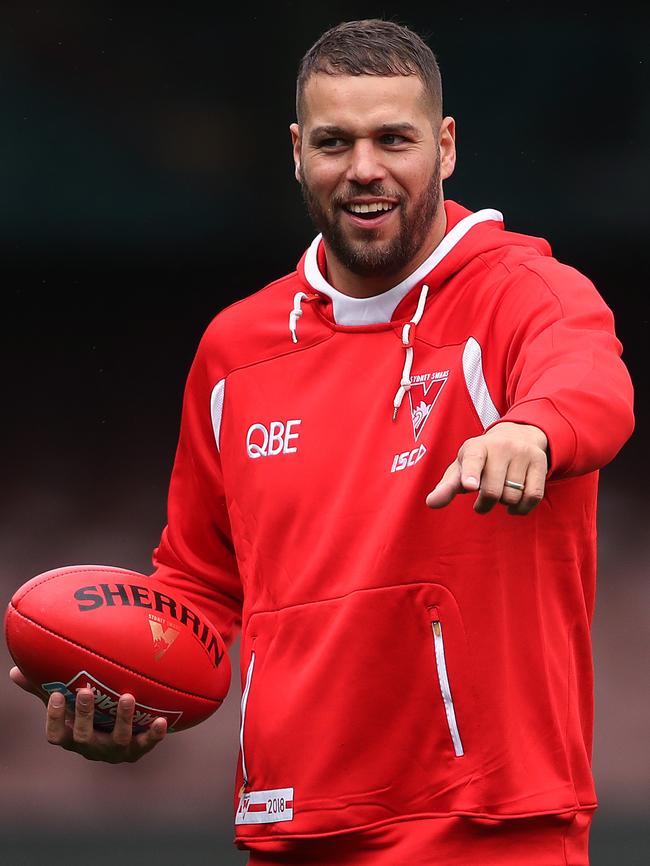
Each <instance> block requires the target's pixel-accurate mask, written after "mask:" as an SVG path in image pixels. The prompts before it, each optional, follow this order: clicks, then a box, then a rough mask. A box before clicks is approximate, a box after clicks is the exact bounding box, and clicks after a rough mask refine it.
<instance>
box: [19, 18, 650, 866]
mask: <svg viewBox="0 0 650 866" xmlns="http://www.w3.org/2000/svg"><path fill="white" fill-rule="evenodd" d="M297 115H298V117H297V123H294V124H292V125H291V136H292V142H293V154H294V159H295V173H296V178H297V179H298V181H299V182H300V184H301V187H302V191H303V195H304V198H305V202H306V204H307V207H308V209H309V213H310V215H311V217H312V219H313V221H314V223H315V224H316V226H317V228H318V230H319V234H318V236H317V237H316V238H315V239H314V241H313V243H312V244H311V245H310V247H309V249H308V250H307V251H306V252H305V254H304V255H303V257H302V259H301V260H300V262H299V264H298V267H297V270H296V271H295V272H293V273H291V274H289V275H288V276H286V277H284V278H282V279H280V280H278V281H276V282H274V283H271V284H270V285H268V286H267V287H266V288H264V289H262V290H261V291H259V292H257V293H256V294H254V295H252V296H250V297H249V298H246V299H244V300H243V301H241V302H239V303H238V304H235V305H233V306H232V307H230V308H228V309H226V310H224V311H223V312H221V313H220V314H219V315H218V316H217V317H216V318H215V319H214V321H213V322H212V323H211V325H210V326H209V328H208V330H207V331H206V334H205V335H204V337H203V339H202V341H201V344H200V346H199V349H198V352H197V355H196V358H195V361H194V364H193V366H192V369H191V371H190V374H189V378H188V383H187V388H186V393H185V399H184V408H183V420H182V426H181V434H180V441H179V446H178V451H177V455H176V462H175V466H174V471H173V475H172V480H171V486H170V494H169V521H168V526H167V527H166V528H165V530H164V532H163V536H162V539H161V543H160V545H159V547H158V548H157V549H156V550H155V552H154V564H155V566H156V574H157V576H158V577H159V578H161V579H162V580H164V581H166V582H167V583H168V584H170V585H171V586H173V587H176V588H177V589H179V590H181V591H182V592H183V593H184V594H185V595H187V596H188V597H189V598H190V599H191V600H192V601H193V602H194V603H196V604H197V605H200V606H201V607H202V608H203V609H204V611H205V613H206V615H207V616H208V617H209V618H210V619H211V620H212V622H213V624H214V625H215V626H216V627H217V628H218V629H219V631H220V632H221V634H222V635H223V637H224V639H225V641H226V642H227V643H230V642H231V641H232V640H233V638H234V636H235V634H236V633H237V632H238V630H239V629H240V627H241V632H242V641H241V667H242V703H241V710H242V712H241V730H240V745H241V753H240V757H239V763H238V769H237V783H236V798H235V825H236V836H237V844H238V845H239V846H240V847H241V848H243V849H247V850H250V851H251V859H250V863H251V864H311V863H318V864H322V866H324V864H331V866H334V864H336V866H401V864H408V866H430V864H433V863H437V864H441V866H522V864H526V866H556V864H557V866H560V864H562V866H568V864H571V866H584V864H587V863H588V831H589V825H590V821H591V816H592V813H593V810H594V809H595V807H596V797H595V792H594V787H593V780H592V775H591V768H590V758H591V736H592V718H593V698H592V662H591V643H590V624H591V616H592V611H593V603H594V592H595V519H596V493H597V478H598V469H599V468H600V467H601V466H603V465H605V464H606V463H607V462H608V461H609V460H611V459H612V458H613V457H614V456H615V454H616V453H617V452H618V450H619V449H620V447H621V446H622V445H623V443H624V442H625V440H626V439H627V437H628V436H629V435H630V432H631V429H632V424H633V418H632V409H631V405H632V390H631V385H630V381H629V377H628V374H627V371H626V369H625V367H624V366H623V364H622V362H621V360H620V352H621V346H620V343H619V342H618V340H617V339H616V336H615V334H614V329H613V320H612V315H611V313H610V311H609V310H608V308H607V307H606V306H605V304H604V302H603V301H602V299H601V298H600V296H599V295H598V293H597V291H596V290H595V288H594V287H593V286H592V285H591V283H590V282H589V281H588V280H587V279H586V278H585V277H584V276H582V275H581V274H579V273H578V272H577V271H575V270H573V269H572V268H570V267H567V266H565V265H563V264H560V263H559V262H558V261H557V260H556V259H555V258H553V256H552V254H551V250H550V247H549V245H548V243H547V242H546V241H544V240H542V239H540V238H534V237H527V236H525V235H522V234H517V233H514V232H511V231H506V230H505V228H504V222H503V217H502V215H501V214H500V213H499V212H498V211H497V210H493V209H490V208H485V209H481V210H477V211H475V212H472V211H470V210H468V209H467V208H465V207H463V206H461V205H460V204H458V203H455V202H453V201H450V200H445V199H444V197H443V182H444V181H445V180H446V179H447V178H448V177H449V176H450V175H451V174H452V172H453V170H454V164H455V124H454V120H453V119H452V118H451V117H447V116H444V114H443V110H442V94H441V86H440V76H439V72H438V66H437V63H436V60H435V58H434V56H433V54H432V53H431V51H430V49H429V48H428V47H427V46H426V45H425V44H424V43H423V42H422V40H421V39H420V38H419V37H418V36H417V35H416V34H414V33H412V32H411V31H409V30H408V29H406V28H404V27H400V26H398V25H397V24H393V23H390V22H385V21H377V20H369V21H357V22H348V23H345V24H342V25H340V26H338V27H335V28H333V29H332V30H330V31H328V32H327V33H325V34H324V35H323V36H322V37H321V38H320V39H319V40H318V42H317V43H316V44H315V45H314V46H313V47H312V48H311V49H310V51H309V52H308V53H307V55H306V56H305V58H304V59H303V61H302V64H301V67H300V72H299V77H298V92H297ZM459 494H469V495H459ZM13 676H14V678H15V679H16V681H17V682H18V683H19V684H21V685H23V686H24V687H27V686H28V684H27V683H26V682H25V681H24V678H22V677H21V675H20V673H19V672H17V671H14V674H13ZM89 698H90V696H89V695H87V694H85V690H83V689H82V690H80V692H79V698H78V703H77V712H76V717H75V720H74V723H73V722H72V721H70V720H69V721H68V722H67V723H66V720H65V710H64V707H63V705H62V700H60V699H59V698H58V697H57V696H52V698H51V699H50V705H49V708H48V737H49V739H50V741H51V742H53V743H58V744H59V745H62V746H64V747H65V748H68V749H74V750H76V751H80V752H81V753H82V754H84V755H86V757H90V758H93V759H100V760H111V761H118V760H134V759H136V758H138V757H139V756H140V755H141V754H144V752H146V751H148V750H150V749H151V748H152V747H153V746H154V745H155V744H156V743H157V742H159V741H160V740H161V739H162V737H163V736H164V720H157V721H156V722H155V723H154V725H153V726H152V728H151V729H150V731H149V732H148V733H145V734H139V735H138V736H137V737H131V720H132V714H133V697H132V696H123V697H122V699H121V700H120V705H119V709H118V715H117V722H116V725H115V730H114V732H113V733H112V734H110V735H109V734H102V733H100V732H95V731H93V728H92V706H87V705H86V704H84V699H89Z"/></svg>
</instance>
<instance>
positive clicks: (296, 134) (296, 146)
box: [289, 123, 302, 183]
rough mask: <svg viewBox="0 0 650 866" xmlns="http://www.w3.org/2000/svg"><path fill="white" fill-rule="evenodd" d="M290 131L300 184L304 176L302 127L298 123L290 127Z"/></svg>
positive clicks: (297, 177) (296, 173)
mask: <svg viewBox="0 0 650 866" xmlns="http://www.w3.org/2000/svg"><path fill="white" fill-rule="evenodd" d="M289 131H290V132H291V146H292V148H293V162H294V165H295V167H296V168H295V172H294V173H295V175H296V180H297V181H298V183H300V182H301V180H302V174H301V172H300V144H301V136H300V127H299V126H298V124H297V123H292V124H291V126H290V127H289Z"/></svg>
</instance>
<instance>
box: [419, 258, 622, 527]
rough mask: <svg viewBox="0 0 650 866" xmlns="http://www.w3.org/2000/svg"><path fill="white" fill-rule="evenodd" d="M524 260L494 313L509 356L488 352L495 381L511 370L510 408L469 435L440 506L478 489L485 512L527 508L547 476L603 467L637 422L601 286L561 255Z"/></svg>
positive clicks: (431, 501) (436, 492)
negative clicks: (529, 264) (533, 265)
mask: <svg viewBox="0 0 650 866" xmlns="http://www.w3.org/2000/svg"><path fill="white" fill-rule="evenodd" d="M521 268H522V269H523V272H519V273H517V274H513V275H511V279H512V281H513V285H512V286H511V287H510V290H509V291H508V292H506V293H505V295H504V299H503V301H502V303H501V305H500V307H499V309H498V310H497V313H496V315H495V317H494V320H493V336H492V340H491V345H494V346H496V347H504V346H505V347H507V352H506V353H505V356H502V357H501V358H500V357H499V355H498V352H496V351H493V352H490V347H488V351H487V352H486V355H485V358H484V362H485V364H486V369H485V371H484V372H485V375H486V380H487V382H488V386H489V384H490V382H492V383H496V382H498V381H499V378H500V377H505V381H506V400H507V406H506V411H505V412H504V414H503V415H502V417H501V419H500V420H499V421H498V422H497V423H495V424H494V425H492V426H491V427H490V428H489V429H488V430H487V431H486V432H485V433H484V434H483V435H482V436H478V437H475V438H472V439H469V440H467V441H466V442H464V443H462V445H461V447H460V449H459V452H458V456H457V458H456V460H454V461H453V462H452V463H451V464H450V466H449V467H448V468H447V470H446V471H445V473H444V474H443V476H442V478H441V480H440V481H439V483H438V484H437V485H436V487H435V488H434V489H433V490H432V491H431V493H430V494H429V495H428V496H427V500H426V501H427V505H429V507H431V508H442V507H444V506H446V505H448V504H449V503H450V502H451V501H452V499H453V498H454V496H455V495H456V494H457V493H467V492H472V491H477V490H478V491H479V494H478V497H477V499H476V503H475V506H474V509H475V511H477V512H478V513H479V514H485V513H487V512H488V511H490V510H491V509H492V508H493V507H494V505H495V504H496V503H497V502H501V503H502V504H504V505H506V506H508V511H509V513H510V514H520V515H522V514H527V513H529V512H530V511H531V510H532V509H533V508H534V507H535V505H537V504H538V503H539V502H540V501H541V499H542V497H543V495H544V485H545V478H546V477H547V475H548V477H553V478H561V477H566V476H570V475H581V474H584V473H586V472H591V471H594V470H596V469H599V468H601V467H602V466H604V465H605V464H606V463H608V462H609V461H610V460H611V459H612V458H613V457H614V456H615V455H616V453H617V452H618V451H619V449H620V448H621V447H622V445H623V444H624V442H625V441H626V440H627V439H628V437H629V436H630V434H631V432H632V429H633V427H634V416H633V414H632V402H633V392H632V384H631V382H630V377H629V374H628V372H627V370H626V368H625V366H624V364H623V362H622V361H621V357H620V356H621V350H622V347H621V344H620V342H619V341H618V339H617V338H616V335H615V332H614V320H613V316H612V313H611V311H610V310H609V309H608V307H607V306H606V305H605V303H604V301H603V300H602V298H601V297H600V295H599V294H598V292H597V291H596V289H595V288H594V287H593V285H592V284H591V283H590V282H589V280H587V279H586V277H584V276H582V275H581V274H579V273H578V272H577V271H575V270H573V269H572V268H568V267H565V266H563V265H559V264H558V263H557V262H555V260H552V259H551V260H548V261H546V260H545V261H543V262H542V263H541V264H540V265H539V267H538V269H537V270H535V271H532V270H530V269H528V268H524V266H521ZM495 390H496V389H495ZM506 480H508V482H514V484H515V485H522V484H523V485H524V486H523V489H518V488H517V487H516V486H514V487H513V486H510V485H509V484H508V485H506V483H505V482H506Z"/></svg>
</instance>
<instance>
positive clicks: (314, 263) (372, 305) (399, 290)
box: [305, 208, 503, 325]
mask: <svg viewBox="0 0 650 866" xmlns="http://www.w3.org/2000/svg"><path fill="white" fill-rule="evenodd" d="M489 220H495V221H497V222H503V214H502V213H500V212H499V211H498V210H494V209H492V208H484V209H483V210H479V211H476V213H473V214H469V216H466V217H464V218H463V219H462V220H460V222H458V223H456V225H455V226H454V227H453V229H451V230H450V231H449V232H448V233H447V234H446V235H445V236H444V238H443V239H442V240H441V241H440V243H439V244H438V246H437V247H436V248H435V250H434V251H433V252H432V253H431V255H430V256H429V257H428V258H427V259H425V261H423V262H422V264H421V265H420V267H419V268H416V270H415V271H413V273H412V274H410V275H409V276H408V277H406V279H405V280H402V282H401V283H398V284H397V285H396V286H393V288H392V289H388V291H386V292H382V293H381V294H380V295H375V296H374V297H372V298H352V297H350V296H349V295H344V294H343V293H342V292H339V291H338V289H335V288H334V286H331V285H330V284H329V283H328V282H327V280H326V279H325V277H324V276H323V275H322V274H321V272H320V269H319V267H318V247H319V246H320V243H321V240H322V238H323V236H322V235H320V234H319V235H316V237H315V238H314V240H313V241H312V242H311V245H310V247H309V249H308V250H307V255H306V257H305V277H306V279H307V282H308V283H309V285H310V286H311V287H312V288H313V289H315V290H316V291H317V292H322V293H323V294H324V295H327V296H328V297H330V298H331V299H332V305H333V308H334V321H335V322H336V323H337V324H338V325H377V324H383V323H385V322H390V320H391V318H392V316H393V313H394V312H395V310H396V308H397V305H398V304H399V302H400V301H401V300H402V298H403V297H405V295H407V294H408V293H409V292H410V291H411V289H412V288H413V287H414V286H415V285H417V283H419V282H420V280H422V279H423V278H424V277H426V276H427V274H429V273H430V272H431V271H432V270H433V269H434V268H435V267H436V265H438V264H439V263H440V262H441V261H442V260H443V259H444V257H445V256H446V255H447V253H449V252H450V250H452V249H453V248H454V247H455V246H456V244H457V243H458V241H459V240H460V239H461V238H462V237H464V236H465V235H466V234H467V232H468V231H469V230H470V229H471V228H472V226H475V225H476V224H477V223H482V222H487V221H489Z"/></svg>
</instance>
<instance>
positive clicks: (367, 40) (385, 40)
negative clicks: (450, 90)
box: [296, 18, 442, 122]
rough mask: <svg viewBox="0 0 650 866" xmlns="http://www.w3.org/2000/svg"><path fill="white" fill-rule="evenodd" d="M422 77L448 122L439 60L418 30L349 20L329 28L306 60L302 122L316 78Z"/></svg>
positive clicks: (301, 74)
mask: <svg viewBox="0 0 650 866" xmlns="http://www.w3.org/2000/svg"><path fill="white" fill-rule="evenodd" d="M319 72H324V73H325V74H326V75H417V76H418V78H419V79H420V80H421V81H422V84H423V85H424V91H425V94H426V96H427V97H428V98H429V101H430V103H431V105H432V108H433V111H434V114H435V115H436V117H437V118H438V119H441V118H442V82H441V79H440V69H439V68H438V61H437V60H436V58H435V55H434V53H433V51H432V50H431V49H430V48H429V46H428V45H427V44H426V43H425V42H424V41H423V40H422V39H421V38H420V36H418V34H417V33H414V32H413V31H412V30H409V29H408V27H404V26H402V25H401V24H395V23H394V22H393V21H384V20H382V19H380V18H367V19H365V20H363V21H344V22H343V23H342V24H337V25H336V27H332V28H331V29H330V30H327V31H326V32H325V33H323V35H322V36H321V37H320V38H319V39H318V40H317V41H316V42H315V43H314V44H313V45H312V47H311V48H310V49H309V51H308V52H307V53H306V54H305V56H304V57H303V58H302V60H301V61H300V66H299V67H298V81H297V86H296V115H297V118H298V122H300V121H301V117H302V115H303V114H304V106H303V100H304V91H305V86H306V84H307V82H308V80H309V79H310V77H311V76H312V75H315V74H316V73H319Z"/></svg>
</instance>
